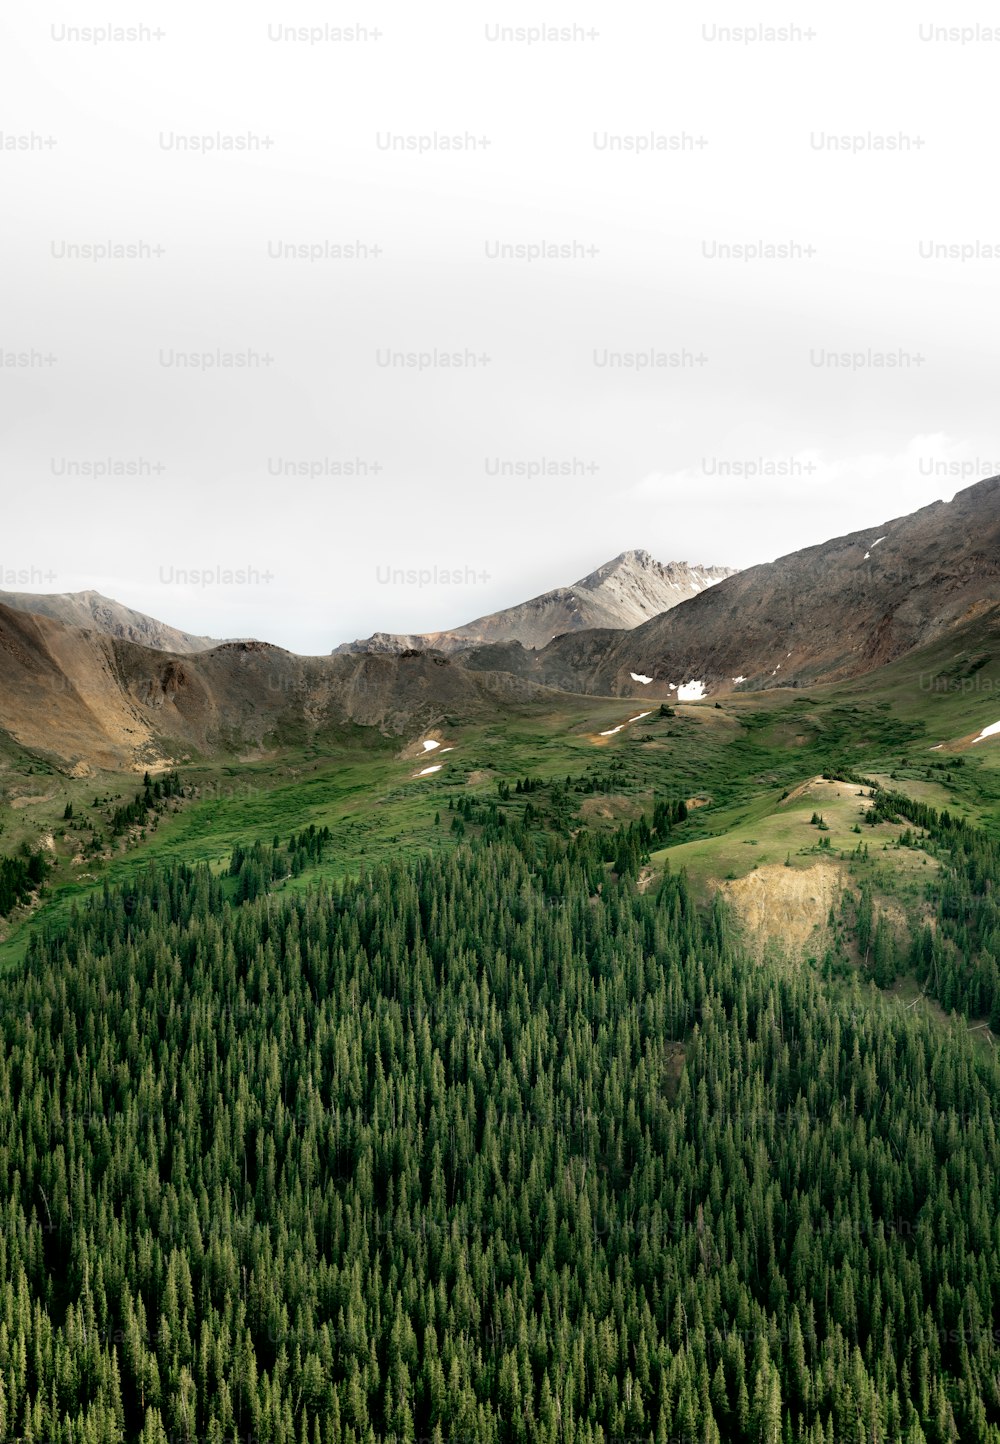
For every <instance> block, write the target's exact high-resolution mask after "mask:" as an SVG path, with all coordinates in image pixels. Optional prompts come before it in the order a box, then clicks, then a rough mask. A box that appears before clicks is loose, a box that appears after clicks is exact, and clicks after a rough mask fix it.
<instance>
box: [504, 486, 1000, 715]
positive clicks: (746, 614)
mask: <svg viewBox="0 0 1000 1444" xmlns="http://www.w3.org/2000/svg"><path fill="white" fill-rule="evenodd" d="M997 602H1000V477H993V478H991V479H989V480H986V481H981V482H978V483H977V484H976V485H974V486H970V487H968V488H966V490H964V491H961V492H959V493H958V494H957V495H956V496H955V497H954V498H953V499H952V501H950V502H934V503H933V504H932V505H931V506H926V507H922V508H921V509H920V510H919V511H916V512H913V513H912V514H910V515H908V516H902V517H896V518H895V519H894V520H892V521H888V522H884V523H883V524H882V525H881V526H873V527H868V528H866V529H865V530H864V531H858V532H852V533H851V534H850V535H848V536H842V537H835V538H834V539H833V540H831V541H827V542H823V543H822V544H821V545H819V546H813V547H807V548H805V549H804V550H803V551H798V552H792V553H791V554H790V555H789V556H784V557H779V558H778V560H777V561H774V562H769V563H767V564H765V565H763V566H756V567H750V568H748V569H747V570H746V571H742V572H738V573H737V574H736V575H735V576H731V577H729V578H727V579H726V580H725V581H723V582H720V583H719V585H718V586H715V587H711V588H710V589H709V590H707V591H704V592H702V593H701V594H700V595H699V596H696V597H694V598H692V599H691V600H690V601H685V602H683V603H682V604H681V605H680V606H678V607H675V608H674V609H673V610H671V611H669V612H667V613H665V614H664V615H661V616H658V617H655V618H654V619H653V620H652V621H649V622H646V623H644V624H643V625H641V626H639V627H636V628H634V629H633V630H631V631H628V632H620V633H619V634H618V636H617V637H614V636H609V635H608V634H607V633H602V632H595V633H594V634H593V635H592V636H591V637H589V638H585V637H576V638H560V639H559V640H557V641H554V642H552V643H551V644H550V646H549V647H547V648H546V649H545V650H544V651H543V652H542V653H540V654H539V655H538V657H537V658H536V659H532V660H534V661H536V662H537V665H536V666H533V667H530V668H526V669H525V672H524V674H525V675H530V676H533V677H536V678H537V679H538V680H540V681H550V680H552V681H554V680H555V679H556V678H558V679H559V685H561V686H563V687H565V686H567V685H568V679H569V677H570V676H571V675H573V676H575V677H576V680H577V685H578V686H580V687H581V689H582V690H586V691H593V692H599V693H627V694H632V695H637V696H669V695H672V694H673V692H674V691H675V689H677V688H678V687H680V686H682V685H684V684H688V685H690V684H691V683H697V682H700V683H702V684H703V686H704V689H705V691H706V693H707V694H708V695H714V694H717V693H720V692H729V691H733V690H736V689H739V688H758V687H776V686H788V685H792V686H799V685H805V684H808V683H810V682H817V681H836V680H838V679H840V678H846V677H854V676H859V675H861V674H862V673H865V672H869V671H872V670H874V669H875V668H876V667H879V666H881V665H882V664H883V663H886V662H890V661H892V660H893V659H895V658H896V657H900V656H902V655H904V654H905V653H906V652H908V651H910V650H911V649H912V648H914V647H918V646H921V645H924V644H926V643H929V642H931V641H933V640H934V639H935V638H937V637H939V636H942V635H943V634H945V633H947V632H948V631H949V630H950V629H951V628H953V627H956V626H958V625H961V624H963V623H965V622H967V621H969V620H971V619H972V618H974V617H975V616H976V615H978V614H980V613H981V612H983V611H985V610H986V609H988V608H989V607H991V606H993V605H994V604H995V603H997ZM638 677H649V678H651V679H652V680H651V681H650V682H649V683H643V682H640V681H637V680H636V679H637V678H638ZM737 679H742V680H739V681H737Z"/></svg>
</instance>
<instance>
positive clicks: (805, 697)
mask: <svg viewBox="0 0 1000 1444" xmlns="http://www.w3.org/2000/svg"><path fill="white" fill-rule="evenodd" d="M984 659H985V660H984ZM646 707H652V708H653V710H652V714H651V715H650V716H648V717H645V718H642V719H640V720H638V721H634V722H631V723H630V724H629V725H628V726H626V727H624V728H623V730H622V731H620V732H618V733H616V734H615V735H613V736H608V737H603V736H601V735H600V734H601V732H603V731H606V730H608V729H610V728H612V727H616V726H617V725H618V724H620V723H622V722H624V721H626V719H628V718H632V717H635V715H636V714H637V713H638V712H641V711H645V710H646ZM997 720H1000V634H998V633H995V632H994V631H993V630H992V627H991V626H990V625H986V624H983V625H982V626H979V627H973V628H970V629H969V632H968V633H967V635H966V636H964V637H963V638H962V639H961V640H960V641H959V640H956V639H955V638H952V639H951V640H949V641H948V642H946V643H942V644H940V645H938V646H936V647H933V648H930V649H927V650H926V651H925V652H924V653H922V654H920V655H919V656H916V657H913V658H908V659H904V660H903V661H902V662H897V663H895V664H893V665H892V666H891V667H887V668H883V669H881V671H879V672H878V673H876V674H871V675H869V676H868V677H863V678H859V679H855V680H854V681H852V682H849V683H845V684H843V685H841V686H838V687H831V686H827V687H823V688H816V689H811V690H809V691H805V690H802V691H799V690H795V689H790V688H789V689H784V688H782V689H775V690H773V691H769V692H758V693H752V694H749V695H745V696H743V695H736V696H733V697H730V698H727V700H726V702H725V703H724V704H723V706H722V707H721V708H718V707H716V706H715V705H714V704H713V703H712V702H707V703H695V704H688V705H683V706H678V707H677V709H676V715H675V716H674V717H671V718H664V717H661V716H660V715H659V709H658V706H655V705H654V704H652V703H647V704H645V705H644V704H643V703H642V702H641V701H640V700H636V701H634V702H629V701H622V700H621V699H602V698H589V697H579V698H569V697H565V696H564V697H562V698H560V700H559V702H558V703H555V704H554V705H553V710H552V711H551V712H550V713H549V714H548V715H542V716H539V715H538V714H537V713H536V714H534V715H532V716H531V717H530V718H525V717H518V716H516V715H515V716H513V717H508V718H504V719H499V718H498V719H496V720H495V721H494V722H485V723H484V722H476V723H474V724H469V725H465V726H458V727H455V728H454V729H452V730H451V731H446V733H445V734H443V736H444V746H449V745H450V746H452V747H453V748H454V750H453V751H451V752H448V753H444V752H443V751H439V752H437V753H435V754H434V755H433V756H432V755H430V754H428V756H427V757H426V758H425V759H423V760H414V758H412V757H411V758H409V759H406V758H403V757H401V756H400V751H401V748H400V745H399V743H398V742H396V741H389V740H387V739H385V738H383V737H381V736H380V735H379V734H377V733H375V732H373V731H371V730H369V729H362V728H353V729H350V730H349V731H348V732H345V733H344V734H342V735H340V736H337V737H336V738H332V739H327V740H326V741H325V742H323V743H316V744H312V745H308V746H299V747H293V748H288V749H285V750H283V751H282V752H280V753H276V754H274V755H272V756H270V757H268V758H265V759H260V760H253V761H247V762H242V763H240V762H228V763H226V764H217V765H214V766H211V765H200V766H193V767H186V768H184V769H182V780H183V781H184V783H185V784H186V785H187V786H189V787H190V786H195V787H197V788H198V789H199V792H200V797H199V799H198V800H196V801H192V802H185V803H184V805H183V806H182V807H181V808H180V810H179V811H178V812H177V813H176V814H174V815H171V816H168V817H164V818H163V819H162V820H161V821H160V823H159V825H158V828H157V830H156V831H155V832H152V833H150V834H149V835H148V836H147V838H146V839H145V840H144V841H143V842H141V843H138V845H134V846H132V847H130V848H129V849H128V850H125V851H116V852H115V854H114V856H113V857H112V859H111V860H110V861H107V862H103V863H97V864H94V863H93V862H90V861H88V862H86V863H83V864H79V863H77V864H74V863H73V862H72V861H71V859H72V855H73V853H74V851H75V849H76V845H77V843H76V836H75V834H74V833H72V832H70V833H68V834H67V835H66V836H65V837H60V836H59V835H58V834H59V831H60V829H61V828H62V827H63V825H64V824H63V822H62V815H63V810H64V808H65V805H66V803H67V801H70V802H72V803H73V806H74V812H75V814H76V817H77V818H78V819H79V818H85V817H87V816H90V815H92V813H93V809H92V803H93V800H94V796H95V793H97V794H98V795H99V796H101V797H102V798H104V797H106V796H107V797H109V798H111V799H114V800H119V799H120V800H126V801H127V800H129V799H130V798H131V797H132V796H133V795H134V793H135V791H136V787H137V780H136V778H135V777H134V776H133V775H128V776H121V777H107V776H105V777H102V778H100V779H99V780H97V781H95V779H93V778H90V779H83V780H79V779H72V778H67V777H65V776H63V775H61V774H60V773H58V772H56V771H55V770H53V769H51V768H48V767H47V766H46V764H45V763H44V762H40V761H39V759H37V758H30V757H28V756H26V755H25V754H24V753H23V752H22V751H21V750H20V749H19V748H17V747H16V746H15V745H13V744H11V743H10V742H9V741H7V740H4V741H3V742H0V828H2V832H0V851H4V852H12V851H14V850H15V848H16V847H17V846H18V845H19V844H20V843H21V842H22V841H23V840H26V841H29V842H30V843H32V845H36V844H37V842H38V840H39V838H40V837H43V836H44V835H46V834H50V835H51V834H55V856H56V858H57V866H56V868H55V869H54V871H53V873H52V876H51V880H50V884H49V896H48V898H47V899H46V901H45V902H44V903H43V905H42V907H41V909H40V910H38V911H37V912H36V914H35V916H36V917H40V918H43V919H44V920H46V921H55V920H58V918H59V916H60V915H61V914H63V913H64V912H65V910H66V909H67V908H68V907H69V905H70V903H71V902H72V900H73V899H74V898H75V897H78V896H79V895H80V894H81V892H83V891H86V890H88V889H89V888H92V887H94V886H97V885H99V883H100V882H101V881H102V880H103V879H104V878H105V877H108V878H110V879H111V880H112V881H118V880H120V879H122V878H124V877H127V876H128V875H129V874H130V873H131V872H132V871H133V870H134V869H135V868H137V867H141V866H144V865H145V864H146V863H147V861H148V860H149V859H150V858H153V857H156V858H164V859H174V858H177V859H183V860H184V861H188V862H196V861H207V862H209V863H210V864H213V865H216V866H220V865H223V864H224V863H225V861H226V859H227V858H228V855H229V853H230V851H231V849H232V847H233V844H234V843H235V842H236V841H237V840H240V841H247V840H251V841H252V840H254V839H255V838H262V839H266V840H270V838H271V837H272V836H274V835H275V834H277V835H279V836H280V837H282V838H285V837H287V835H288V834H289V833H290V832H291V831H293V830H299V829H301V828H302V827H305V826H307V825H308V824H309V823H310V822H314V823H316V824H317V825H322V824H326V825H328V826H329V827H330V828H331V829H332V830H333V833H334V845H333V847H332V849H331V851H330V857H329V860H328V861H327V862H325V863H324V864H323V866H322V867H321V868H320V869H319V872H320V873H321V874H325V875H327V876H338V875H343V874H345V873H350V872H355V871H356V870H357V868H358V867H359V866H360V865H362V864H366V863H369V864H370V863H373V862H377V861H378V860H380V859H382V858H385V857H387V856H389V855H398V854H399V852H400V851H403V852H408V853H416V852H422V851H425V850H427V849H429V848H438V847H445V846H450V845H451V834H450V833H449V831H448V828H447V825H446V824H447V821H448V817H449V814H448V813H447V806H448V799H449V797H450V798H452V799H453V800H454V799H457V798H459V797H461V796H467V795H469V794H470V793H471V794H473V795H478V796H480V797H484V798H490V799H494V798H496V795H497V793H496V780H497V779H499V778H503V779H505V780H507V781H509V782H510V783H512V784H513V782H514V781H515V780H516V779H517V778H518V777H524V776H527V775H530V776H534V777H541V778H543V779H544V780H545V781H562V780H564V779H565V778H566V777H567V776H569V777H570V778H571V779H573V781H574V782H576V781H577V780H580V779H596V780H597V782H598V788H599V790H598V792H597V793H595V794H590V793H587V794H581V793H579V792H577V791H574V792H573V793H572V794H571V797H572V802H573V806H574V807H575V808H576V809H577V814H576V815H577V819H578V820H579V819H580V818H581V817H583V818H585V819H586V821H587V823H588V825H591V826H602V825H606V826H613V825H615V823H616V822H617V821H618V820H619V819H620V818H622V817H628V816H634V815H636V814H637V813H638V812H639V811H641V810H643V809H646V810H651V806H652V800H653V798H654V796H667V797H684V798H686V799H698V800H699V801H704V803H705V805H704V806H698V807H697V808H693V809H692V812H691V816H690V818H689V820H688V822H687V823H685V824H684V826H683V827H682V828H680V829H678V831H677V834H676V845H673V846H671V847H670V848H669V849H666V850H664V852H663V853H662V854H657V855H656V857H655V858H654V862H660V861H662V860H664V859H665V858H666V856H667V855H669V857H670V862H671V865H672V866H674V867H677V866H684V867H686V868H687V869H688V871H689V873H690V875H691V877H692V879H693V881H694V882H695V885H696V887H698V888H699V890H701V891H702V892H703V893H707V892H708V891H709V890H710V889H711V885H712V884H713V883H714V882H717V881H719V880H722V879H726V878H727V877H737V878H738V877H741V876H744V875H745V874H747V873H749V872H750V871H751V870H753V869H754V868H755V867H756V866H759V865H762V864H764V865H766V864H768V863H783V862H784V861H785V860H786V857H787V858H788V860H789V861H790V862H791V864H792V866H798V867H803V866H810V865H812V864H813V863H815V862H816V861H817V860H818V859H822V860H823V861H830V862H834V863H836V862H837V861H838V859H840V860H841V862H843V860H844V859H846V858H847V856H848V854H850V853H851V852H852V851H853V850H854V849H855V848H856V847H857V845H858V842H859V841H862V840H863V841H866V842H868V844H869V850H870V852H871V853H873V854H874V853H875V852H876V851H877V850H878V849H880V848H881V847H882V845H883V844H889V845H891V844H892V843H893V842H894V841H895V837H896V835H897V834H898V832H899V829H898V828H892V827H890V826H888V825H885V824H883V825H882V826H880V827H879V828H877V829H874V830H873V829H871V828H869V827H868V826H867V825H865V824H862V828H863V834H862V837H861V838H859V837H858V835H857V834H855V833H853V832H852V831H851V828H852V827H853V825H854V823H855V822H856V821H858V817H859V809H860V808H861V805H862V804H861V802H860V800H859V799H857V798H855V797H853V796H851V795H849V793H850V791H851V790H850V789H847V790H846V791H845V793H844V795H837V796H834V795H833V792H832V790H831V789H829V788H828V787H824V785H823V784H821V783H816V782H815V780H814V779H815V778H816V777H817V776H818V774H820V773H821V772H823V771H824V770H828V769H830V768H831V767H834V766H843V765H849V766H851V767H853V768H855V769H857V770H858V771H861V772H863V773H864V774H865V775H867V776H875V777H878V778H880V779H884V780H886V781H890V780H891V782H892V785H893V786H896V787H898V788H900V789H901V790H903V791H908V792H910V793H911V795H913V796H918V797H922V798H925V799H926V800H928V801H931V802H934V803H935V804H936V805H938V806H949V807H952V808H953V809H954V810H958V811H963V812H966V813H967V814H968V815H970V816H972V817H975V818H976V820H978V821H980V822H981V823H982V824H983V825H985V826H988V827H991V828H998V829H1000V737H996V738H991V739H989V740H987V741H984V742H981V743H977V744H974V745H970V740H971V738H972V737H973V736H976V735H978V733H979V731H981V730H982V728H983V727H985V726H988V725H990V724H991V723H993V722H995V721H997ZM407 740H408V741H410V742H413V741H416V739H415V738H413V739H407ZM939 741H944V742H945V744H946V746H945V748H944V749H942V750H939V751H932V750H931V748H932V746H933V744H934V743H936V742H939ZM436 762H440V763H441V769H442V770H441V771H440V772H437V773H434V774H432V775H429V776H426V777H419V778H418V777H416V776H415V775H414V774H415V773H416V772H417V771H419V769H420V768H421V767H423V766H425V765H431V764H433V763H436ZM957 763H960V764H961V765H956V764H957ZM29 768H30V769H32V770H31V771H30V772H29ZM804 784H805V790H804V791H803V792H801V793H800V794H798V795H795V794H796V789H798V788H801V787H803V785H804ZM783 793H791V794H793V795H792V796H791V797H788V798H786V799H785V800H782V794H783ZM26 796H34V797H36V798H41V799H43V800H40V801H32V802H30V803H28V805H23V799H24V798H25V797H26ZM544 796H545V794H544V792H543V793H541V794H536V802H538V800H539V799H542V801H541V802H539V804H538V805H541V806H543V807H544ZM518 802H519V800H518ZM18 803H21V804H22V805H17V804H18ZM109 805H113V804H109ZM514 805H517V803H515V804H514ZM106 810H107V808H106V807H102V809H99V811H106ZM814 810H816V811H819V812H822V813H823V814H824V816H825V818H826V820H827V821H828V823H829V825H830V831H829V832H828V833H826V834H825V836H828V837H829V839H830V843H831V851H830V852H829V853H827V852H826V851H825V850H824V851H823V853H819V852H818V850H817V844H818V842H819V838H820V836H821V834H820V833H819V832H818V830H817V829H816V828H815V827H812V826H810V823H809V818H810V816H811V814H812V812H813V811H814ZM438 812H440V813H441V816H442V821H441V823H440V824H438V823H436V822H435V814H436V813H438ZM119 846H120V845H119ZM915 857H916V855H915V854H911V853H908V852H907V851H906V850H905V849H903V850H901V849H895V848H893V849H892V851H891V852H889V853H886V854H885V860H887V861H891V863H892V866H893V868H894V869H896V870H898V871H900V872H901V874H905V872H906V871H907V870H911V871H912V869H913V867H914V866H919V859H918V860H917V862H916V863H915V861H914V858H915ZM843 865H847V864H846V862H843ZM316 875H317V874H316V872H312V873H310V874H306V875H305V876H303V877H302V878H300V879H297V880H296V881H295V883H294V884H289V885H290V886H291V885H295V886H307V885H308V884H309V883H310V881H312V880H313V879H314V878H315V877H316ZM900 882H901V884H902V885H903V891H904V892H910V891H911V889H910V888H909V886H908V885H907V884H906V879H905V877H904V876H902V875H901V876H900ZM6 931H7V933H8V934H9V936H8V937H7V939H6V941H4V942H0V964H2V963H9V962H11V961H12V960H14V959H16V958H17V957H19V956H21V955H22V953H23V947H24V942H25V938H26V928H25V926H24V922H23V920H20V922H19V920H17V919H12V920H11V921H10V923H9V924H8V926H7V929H6Z"/></svg>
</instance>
